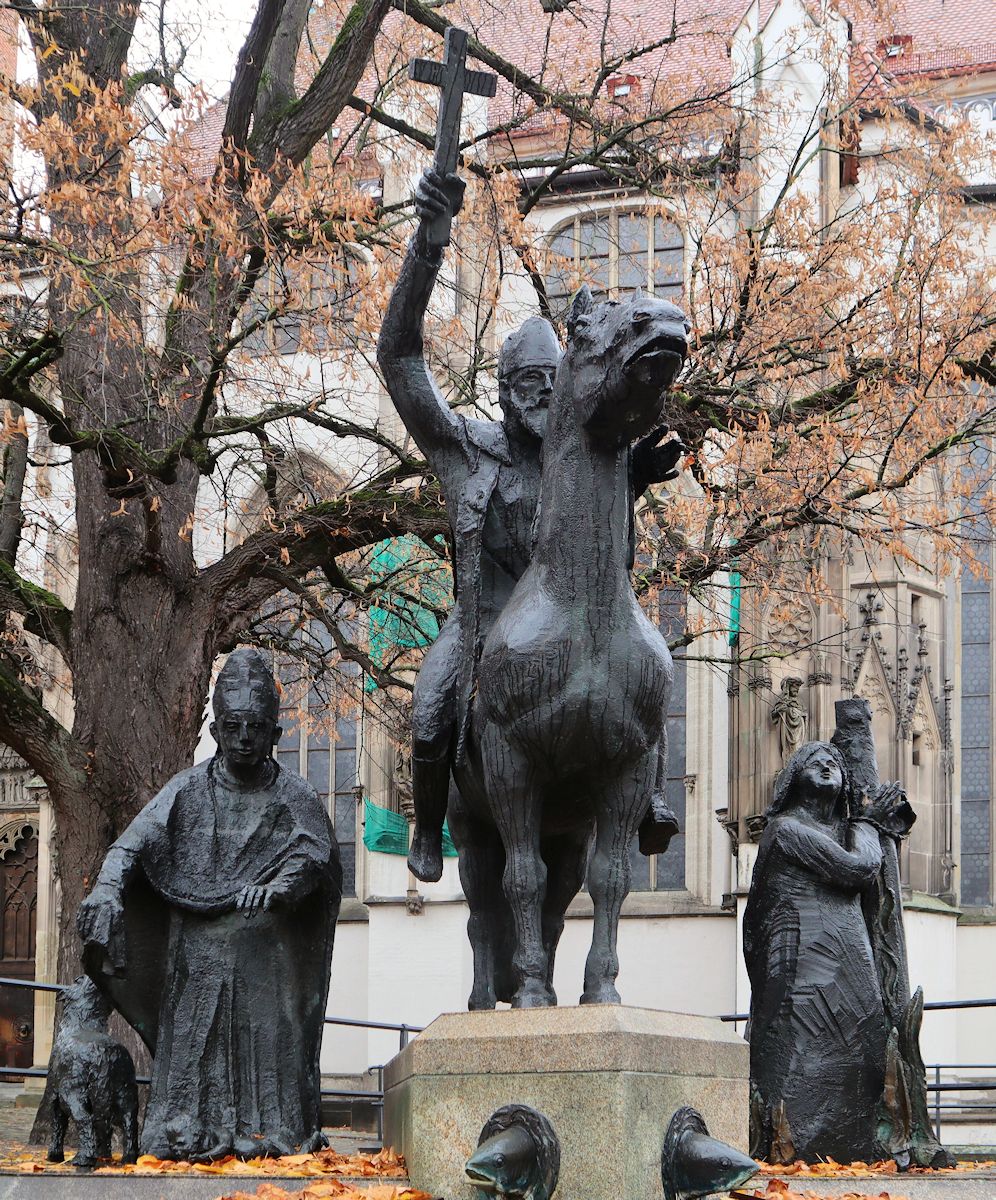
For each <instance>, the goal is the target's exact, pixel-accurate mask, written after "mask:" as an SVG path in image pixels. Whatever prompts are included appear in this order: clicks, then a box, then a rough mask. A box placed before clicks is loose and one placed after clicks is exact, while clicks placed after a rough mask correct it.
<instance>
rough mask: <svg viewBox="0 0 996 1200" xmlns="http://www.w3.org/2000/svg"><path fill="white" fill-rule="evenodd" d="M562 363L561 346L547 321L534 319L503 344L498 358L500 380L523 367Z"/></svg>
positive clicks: (531, 318)
mask: <svg viewBox="0 0 996 1200" xmlns="http://www.w3.org/2000/svg"><path fill="white" fill-rule="evenodd" d="M559 362H560V342H559V341H558V340H557V334H556V332H555V331H554V328H553V326H552V325H551V324H550V322H549V321H548V320H546V318H545V317H530V318H529V320H528V321H525V322H523V324H522V325H520V326H519V328H518V329H516V330H515V332H514V333H510V334H509V335H508V337H507V338H506V339H505V340H504V342H502V346H501V351H500V352H499V354H498V376H499V378H504V377H506V376H507V375H508V373H509V372H510V371H521V370H522V368H523V367H550V368H552V369H556V366H557V364H558V363H559Z"/></svg>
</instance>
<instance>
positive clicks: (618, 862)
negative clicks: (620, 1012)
mask: <svg viewBox="0 0 996 1200" xmlns="http://www.w3.org/2000/svg"><path fill="white" fill-rule="evenodd" d="M656 771H657V750H656V748H654V749H653V750H651V751H649V752H648V753H647V754H645V755H644V756H643V758H641V759H640V760H639V761H638V762H637V763H636V765H635V766H634V767H633V768H632V769H631V770H630V771H627V772H626V774H625V775H624V776H623V777H622V778H619V779H616V780H613V781H612V782H611V783H610V784H607V785H606V786H605V787H604V788H603V789H601V792H600V793H596V794H595V820H596V826H595V849H594V853H593V854H592V856H591V862H590V863H589V865H588V890H589V891H590V892H591V900H592V906H593V908H594V928H593V930H592V937H591V949H590V950H589V951H588V960H587V962H586V963H585V968H584V994H583V995H582V997H581V1003H582V1004H618V1003H619V1002H620V998H619V993H618V992H617V991H616V976H617V975H618V974H619V953H618V948H617V941H618V934H619V914H620V912H621V911H622V905H623V901H624V900H625V899H626V896H627V895H628V894H629V881H630V874H631V872H630V865H629V848H630V844H631V843H632V841H633V837H634V836H635V834H636V831H637V828H638V827H639V824H640V821H641V820H642V818H643V816H644V814H645V813H646V811H647V801H648V799H649V797H650V793H651V789H652V788H653V785H654V776H655V774H656Z"/></svg>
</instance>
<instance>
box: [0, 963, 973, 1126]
mask: <svg viewBox="0 0 996 1200" xmlns="http://www.w3.org/2000/svg"><path fill="white" fill-rule="evenodd" d="M0 987H20V988H31V989H32V990H33V991H38V992H61V991H62V987H63V985H62V984H59V983H41V982H38V981H36V980H33V979H9V978H4V977H2V976H0ZM972 1008H996V997H991V996H990V997H985V998H983V999H978V1000H933V1001H928V1002H927V1003H925V1004H924V1006H923V1009H924V1012H944V1011H952V1010H959V1009H972ZM748 1016H749V1014H748V1013H723V1014H722V1015H721V1016H720V1017H719V1020H720V1021H724V1022H726V1023H729V1024H737V1023H739V1022H741V1021H746V1020H747V1019H748ZM325 1024H326V1025H342V1026H346V1027H352V1028H356V1029H379V1030H387V1031H389V1032H394V1033H397V1034H398V1049H399V1051H400V1050H404V1048H405V1047H406V1046H407V1045H408V1041H409V1039H410V1037H411V1035H412V1034H417V1033H421V1032H422V1030H423V1028H424V1026H422V1025H409V1024H407V1023H405V1022H401V1023H397V1022H394V1021H365V1020H363V1019H362V1018H360V1017H326V1018H325ZM368 1070H369V1071H374V1072H376V1075H377V1088H376V1090H374V1091H369V1092H362V1091H342V1090H338V1089H331V1088H330V1089H325V1088H323V1089H322V1098H323V1099H338V1100H348V1101H351V1102H352V1101H361V1102H363V1103H366V1104H368V1105H369V1106H370V1107H372V1108H375V1109H376V1110H377V1136H378V1139H379V1138H380V1137H381V1136H382V1132H383V1109H384V1068H383V1065H376V1066H371V1067H369V1068H368ZM942 1071H996V1063H928V1064H927V1073H928V1082H927V1091H928V1092H930V1093H931V1094H932V1095H933V1097H934V1100H933V1103H932V1104H931V1111H932V1113H933V1117H934V1132H935V1135H936V1137H937V1139H938V1141H940V1138H941V1124H942V1113H944V1112H959V1113H962V1114H965V1113H973V1112H980V1113H981V1112H996V1101H994V1102H992V1103H988V1102H986V1101H982V1102H973V1101H966V1100H955V1099H952V1100H951V1101H949V1102H943V1101H942V1099H941V1098H942V1096H944V1095H945V1094H949V1093H950V1094H957V1093H963V1092H989V1091H992V1092H996V1076H994V1077H993V1078H990V1079H971V1080H948V1081H944V1080H942V1078H941V1072H942ZM47 1075H48V1071H47V1069H46V1068H44V1067H3V1066H0V1079H4V1078H17V1079H22V1078H24V1077H28V1078H41V1079H44V1078H45V1077H46V1076H47ZM930 1076H932V1077H933V1078H929V1077H930ZM138 1082H139V1083H148V1082H149V1079H148V1078H146V1077H140V1078H139V1080H138Z"/></svg>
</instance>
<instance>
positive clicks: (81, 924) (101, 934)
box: [76, 883, 125, 975]
mask: <svg viewBox="0 0 996 1200" xmlns="http://www.w3.org/2000/svg"><path fill="white" fill-rule="evenodd" d="M76 928H77V930H78V931H79V935H80V941H81V942H82V943H83V950H84V955H86V954H87V952H88V951H90V950H91V948H92V947H97V948H99V950H100V952H101V957H102V959H103V962H102V966H103V970H104V972H105V973H106V974H108V975H116V974H118V973H119V972H120V971H123V970H124V967H125V932H124V904H123V902H122V900H121V893H120V891H119V890H118V889H117V888H116V887H114V886H112V885H111V884H106V883H98V884H97V886H96V887H95V888H94V889H93V891H92V892H91V893H90V895H89V896H87V897H86V899H85V900H84V901H83V902H82V904H80V907H79V911H78V912H77V914H76Z"/></svg>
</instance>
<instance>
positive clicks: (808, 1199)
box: [732, 1179, 907, 1200]
mask: <svg viewBox="0 0 996 1200" xmlns="http://www.w3.org/2000/svg"><path fill="white" fill-rule="evenodd" d="M732 1194H733V1195H734V1196H750V1197H753V1198H754V1200H907V1197H906V1196H894V1195H893V1194H892V1193H891V1192H876V1193H875V1194H874V1195H869V1194H868V1193H867V1192H845V1193H844V1194H843V1195H837V1196H833V1197H830V1196H821V1195H820V1194H819V1193H818V1192H811V1191H806V1192H797V1191H795V1190H794V1189H793V1188H792V1187H790V1186H789V1184H787V1183H786V1182H785V1181H784V1180H783V1179H769V1180H768V1186H767V1187H766V1188H765V1189H764V1191H759V1190H756V1189H755V1190H754V1191H750V1192H741V1191H737V1192H733V1193H732Z"/></svg>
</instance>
